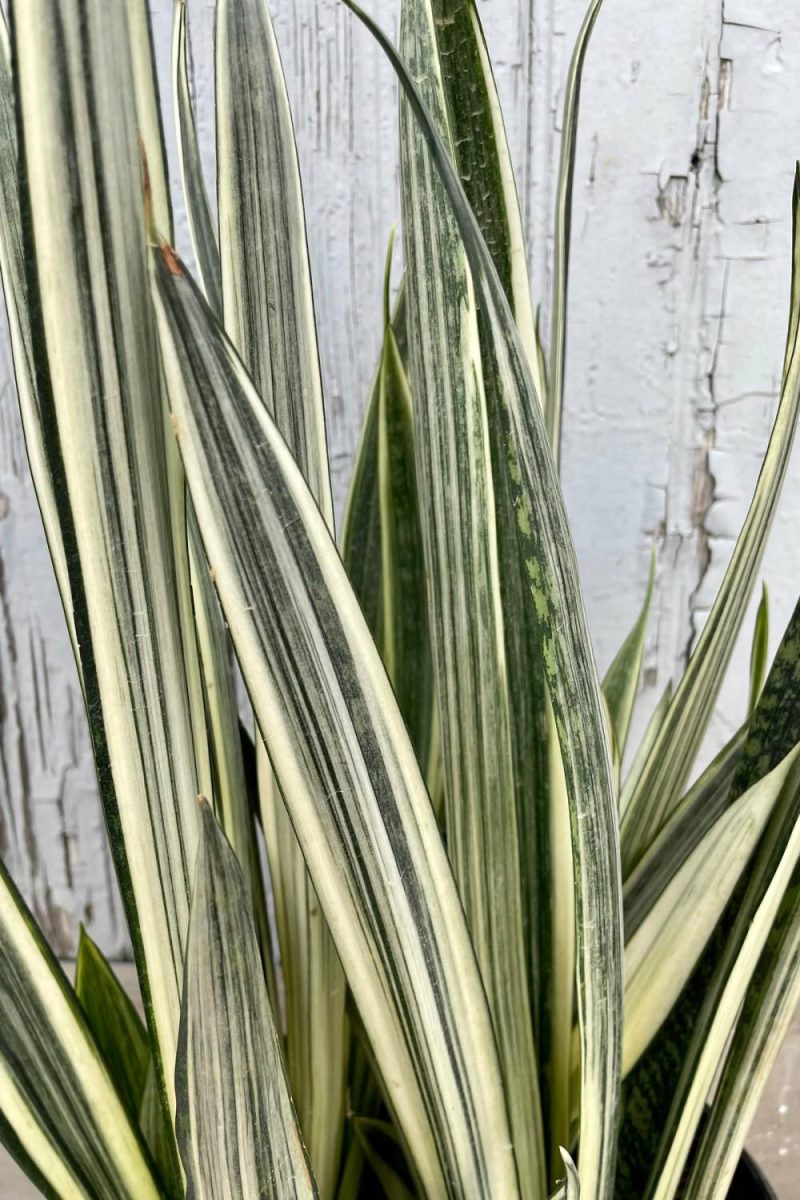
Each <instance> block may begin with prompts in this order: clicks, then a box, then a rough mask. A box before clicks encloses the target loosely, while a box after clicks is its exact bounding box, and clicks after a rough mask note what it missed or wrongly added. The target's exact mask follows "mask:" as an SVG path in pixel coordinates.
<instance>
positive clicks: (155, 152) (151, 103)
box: [87, 0, 172, 237]
mask: <svg viewBox="0 0 800 1200" xmlns="http://www.w3.org/2000/svg"><path fill="white" fill-rule="evenodd" d="M124 7H125V10H126V12H127V14H128V46H129V49H130V58H131V70H132V74H133V95H134V97H135V102H136V121H137V135H138V137H139V139H140V142H141V146H142V149H143V152H144V156H145V158H146V160H147V173H148V176H149V185H150V201H151V204H152V209H153V220H154V221H155V224H156V228H157V229H160V230H161V233H162V236H164V237H171V236H172V204H171V201H170V195H169V183H168V179H169V167H168V164H167V152H166V147H165V144H164V130H163V124H162V116H161V103H160V100H159V95H158V83H157V80H156V66H155V58H154V52H153V30H152V26H151V24H150V3H149V0H127V2H126V4H125V5H124ZM87 20H88V18H87Z"/></svg>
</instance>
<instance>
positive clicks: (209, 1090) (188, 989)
mask: <svg viewBox="0 0 800 1200" xmlns="http://www.w3.org/2000/svg"><path fill="white" fill-rule="evenodd" d="M202 812H203V836H202V838H201V840H200V847H199V849H198V852H197V862H196V864H195V869H194V883H193V886H192V907H191V916H190V918H189V937H188V941H187V946H186V966H185V971H184V980H183V999H182V1003H181V1026H180V1037H179V1042H178V1058H177V1062H176V1065H175V1091H176V1094H177V1097H178V1107H177V1116H176V1128H177V1134H178V1145H179V1147H180V1151H181V1157H182V1159H183V1165H184V1169H185V1171H186V1183H187V1188H186V1195H187V1200H238V1198H240V1197H241V1198H242V1200H243V1198H244V1197H245V1196H253V1197H255V1196H258V1197H263V1200H292V1198H293V1197H297V1198H301V1197H305V1198H306V1200H312V1198H313V1197H316V1195H317V1189H316V1186H315V1184H314V1179H313V1176H312V1174H311V1168H310V1166H309V1164H308V1158H307V1156H306V1151H305V1147H304V1145H303V1141H302V1137H301V1135H300V1129H299V1127H298V1124H297V1117H296V1115H295V1111H294V1106H293V1104H292V1098H291V1096H290V1095H289V1087H288V1084H287V1082H286V1072H285V1068H284V1064H283V1054H282V1051H281V1045H280V1041H279V1039H278V1034H277V1031H276V1029H275V1022H274V1020H273V1017H272V1010H271V1007H270V1001H269V997H268V995H267V988H266V984H265V982H264V974H263V971H262V967H261V958H260V956H259V951H258V939H257V937H256V931H255V926H254V924H253V918H252V916H251V910H250V897H249V894H248V887H247V885H246V883H245V880H244V876H243V874H242V871H241V867H240V865H239V862H238V860H237V858H236V855H235V854H234V852H233V850H232V849H231V847H230V845H229V843H228V842H227V841H226V839H225V835H224V834H223V832H222V830H221V829H220V827H219V825H218V824H217V821H216V819H215V817H214V814H213V813H212V811H211V809H210V808H209V806H208V804H206V803H203V804H202Z"/></svg>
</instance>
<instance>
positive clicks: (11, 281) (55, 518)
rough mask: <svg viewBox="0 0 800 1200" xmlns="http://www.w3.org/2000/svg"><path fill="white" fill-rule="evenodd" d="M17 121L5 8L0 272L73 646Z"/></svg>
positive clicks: (0, 51)
mask: <svg viewBox="0 0 800 1200" xmlns="http://www.w3.org/2000/svg"><path fill="white" fill-rule="evenodd" d="M18 165H19V160H18V148H17V123H16V116H15V103H14V79H13V75H12V71H11V48H10V46H9V40H8V27H7V25H6V19H5V13H4V12H3V11H2V10H0V274H2V278H3V293H4V296H5V303H6V314H7V317H8V331H9V335H10V341H11V353H12V356H13V361H14V376H15V379H16V385H17V399H18V401H19V408H20V415H21V417H22V428H23V432H24V435H25V448H26V450H27V453H28V462H29V464H30V470H31V478H32V479H33V486H34V488H35V490H36V499H37V500H38V502H39V511H40V512H41V514H42V522H43V524H44V531H45V536H46V538H47V545H48V548H49V550H50V557H51V558H52V560H53V569H54V571H55V576H56V582H57V584H58V590H59V593H60V595H61V601H62V604H63V606H64V613H65V615H66V618H67V625H68V628H69V633H70V638H71V640H72V644H73V648H74V647H75V624H74V620H73V615H72V599H71V595H70V584H69V573H68V571H67V559H66V553H65V550H64V534H63V530H62V528H61V516H60V514H59V508H58V501H57V499H56V493H55V485H54V482H53V464H52V455H53V450H52V447H51V446H48V442H47V438H46V436H45V432H44V426H43V418H42V406H41V396H40V391H39V383H38V381H37V378H36V367H35V364H34V358H33V330H32V327H31V314H30V310H29V307H28V304H29V292H28V280H27V277H26V272H25V251H24V246H23V238H22V222H21V219H20V208H19V170H18Z"/></svg>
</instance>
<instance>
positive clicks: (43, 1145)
mask: <svg viewBox="0 0 800 1200" xmlns="http://www.w3.org/2000/svg"><path fill="white" fill-rule="evenodd" d="M0 1011H2V1014H3V1019H2V1021H0V1096H2V1113H1V1114H0V1140H2V1141H3V1142H4V1143H5V1144H6V1146H7V1147H8V1148H9V1150H10V1151H11V1153H12V1154H13V1155H14V1156H15V1157H16V1158H17V1159H18V1161H19V1162H20V1165H21V1166H22V1167H23V1169H24V1170H25V1171H27V1173H28V1174H29V1175H30V1177H31V1178H32V1179H33V1180H34V1182H36V1183H37V1184H38V1185H39V1186H40V1188H41V1189H42V1191H44V1193H45V1194H46V1195H47V1196H49V1197H54V1198H55V1200H159V1197H160V1195H161V1193H160V1191H159V1188H158V1186H157V1185H156V1182H155V1179H154V1178H153V1174H152V1172H151V1169H150V1165H149V1160H148V1157H147V1152H146V1151H145V1150H144V1148H143V1145H142V1143H141V1140H140V1138H139V1135H138V1133H137V1132H136V1130H135V1128H134V1126H133V1125H132V1123H131V1121H130V1119H129V1116H128V1113H127V1112H126V1109H125V1105H124V1104H123V1101H122V1099H121V1098H120V1095H119V1093H118V1092H117V1089H116V1087H115V1086H114V1083H113V1082H112V1080H111V1077H110V1076H109V1074H108V1071H107V1070H106V1067H105V1064H104V1062H103V1059H102V1057H101V1055H100V1052H99V1050H98V1048H97V1046H96V1044H95V1042H94V1040H93V1039H92V1036H91V1034H90V1032H89V1029H88V1026H87V1024H86V1021H85V1019H84V1016H83V1013H82V1012H81V1008H80V1006H79V1004H78V1002H77V1000H76V997H75V993H74V992H73V991H72V989H71V987H70V986H69V984H68V982H67V980H66V978H65V976H64V973H63V971H62V969H61V967H60V966H59V964H58V962H57V961H56V959H55V958H54V956H53V954H52V952H51V951H50V950H49V949H48V947H47V945H46V944H45V941H44V939H43V937H42V935H41V933H40V932H39V929H38V927H37V925H36V923H35V921H34V919H33V917H32V916H31V914H30V912H29V911H28V909H27V908H26V907H25V903H24V901H23V900H22V897H21V896H20V895H19V893H18V891H17V889H16V888H15V887H14V884H13V883H12V881H11V878H10V877H9V875H8V872H7V871H6V869H5V867H4V866H3V864H2V862H0Z"/></svg>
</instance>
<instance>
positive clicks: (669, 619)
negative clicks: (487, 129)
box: [0, 0, 800, 953]
mask: <svg viewBox="0 0 800 1200" xmlns="http://www.w3.org/2000/svg"><path fill="white" fill-rule="evenodd" d="M153 7H154V14H155V18H156V21H155V37H156V50H157V57H158V61H159V67H160V70H161V72H162V77H163V79H164V80H165V81H166V79H167V71H168V63H169V53H170V16H171V0H154V4H153ZM272 7H273V12H274V14H275V21H276V26H277V32H278V37H279V39H280V43H281V46H282V49H283V55H284V63H285V68H286V73H287V77H288V83H289V89H290V93H291V97H292V100H293V104H294V113H295V123H296V127H297V134H298V140H299V146H300V156H301V165H302V169H303V178H304V183H305V193H306V203H307V209H308V218H309V241H310V246H311V256H312V265H313V272H314V282H315V288H316V301H317V311H318V317H319V326H320V338H321V353H322V361H323V369H324V374H325V382H326V390H327V400H328V420H329V435H330V442H331V459H332V468H333V475H334V484H335V490H336V496H337V503H338V505H339V509H340V510H341V503H342V499H343V496H344V493H345V488H346V483H347V478H348V475H349V466H350V461H351V457H352V453H353V450H354V447H355V444H356V440H357V435H358V426H359V420H360V415H361V411H362V408H363V404H364V399H365V396H366V393H367V390H368V385H369V382H370V379H371V376H372V372H373V369H374V363H375V358H376V352H377V346H378V338H379V328H380V286H381V269H382V261H383V255H384V249H385V245H386V241H387V238H388V235H389V230H390V228H391V225H392V224H393V222H394V221H396V220H397V218H398V215H399V200H398V179H397V151H396V107H395V106H396V95H395V87H394V82H393V79H392V75H391V71H390V70H389V68H388V67H387V65H386V63H385V62H384V61H383V60H382V58H381V56H380V54H379V53H378V51H377V50H376V48H375V47H374V46H373V45H372V43H371V41H370V39H369V37H368V36H367V34H366V33H365V32H364V31H363V30H362V29H361V28H360V27H358V26H357V25H356V24H355V22H354V21H353V19H352V18H351V17H350V16H349V15H348V13H347V12H346V11H345V9H344V7H343V6H342V4H341V3H340V0H273V4H272ZM583 7H584V0H481V2H480V8H481V13H482V16H483V18H484V21H485V25H486V29H487V37H488V40H489V45H490V50H491V52H492V55H493V59H494V61H495V63H496V66H497V74H498V80H499V87H500V91H501V95H502V98H503V101H504V105H505V113H506V121H507V125H508V132H509V138H510V142H511V146H512V152H513V155H514V161H515V164H516V169H517V176H518V181H519V186H520V192H521V197H522V204H523V211H524V215H525V224H526V229H527V233H528V237H529V243H530V244H529V251H530V261H531V268H532V278H533V284H534V297H535V300H536V301H537V303H542V304H543V313H544V316H545V320H546V317H547V292H548V287H549V272H550V260H551V250H552V247H551V242H550V238H549V234H548V229H549V219H550V210H551V207H552V201H553V190H554V171H553V164H554V162H555V161H556V157H557V153H558V143H559V135H560V115H559V114H560V107H561V99H562V87H563V79H564V73H565V69H566V63H567V59H568V54H569V48H570V46H571V43H572V39H573V37H574V35H575V32H576V29H577V27H578V24H579V21H580V19H581V17H582V13H583ZM370 9H371V11H372V12H373V14H374V15H375V16H376V17H377V18H378V20H380V21H381V22H382V23H383V24H384V26H385V27H386V28H388V29H389V30H391V31H394V32H396V28H397V19H398V12H399V4H398V0H372V3H371V5H370ZM211 11H212V4H211V2H210V0H189V15H190V22H191V23H192V30H193V44H194V66H195V78H196V88H197V103H198V111H199V127H200V135H201V139H202V140H203V142H204V145H205V146H206V147H207V148H208V156H207V166H208V171H209V178H213V150H212V140H213V94H212V85H211V80H212V65H213V64H212V53H211V37H210V18H211ZM167 132H168V136H169V141H170V145H171V146H174V139H173V138H172V134H171V124H170V119H169V118H168V120H167ZM799 154H800V13H799V12H798V11H797V9H796V6H795V5H794V4H793V3H791V0H676V2H675V3H673V4H671V5H663V4H651V5H644V6H643V5H642V4H641V3H637V2H636V0H606V6H605V8H604V10H603V12H602V14H601V17H600V20H599V22H598V26H597V31H596V34H595V37H594V40H593V43H592V46H591V48H590V52H589V57H588V62H587V73H586V80H585V85H584V95H583V108H582V120H581V134H580V146H579V153H578V160H577V172H576V189H575V215H574V266H573V273H572V279H571V295H570V321H571V324H570V344H569V355H568V376H567V397H566V417H565V420H566V428H565V443H564V484H565V489H566V495H567V501H568V505H569V509H570V513H571V516H572V519H573V523H574V530H575V537H576V541H577V546H578V553H579V558H580V562H581V569H582V574H583V580H584V585H585V591H586V601H587V606H588V610H589V617H590V623H591V627H592V630H593V632H594V637H595V645H596V650H597V656H598V660H599V662H600V665H601V667H605V665H607V663H608V662H609V661H610V658H611V656H612V655H613V653H614V651H615V649H616V648H617V646H618V644H619V642H620V641H621V639H622V638H623V637H624V635H625V633H626V632H627V630H628V628H629V626H630V624H631V623H632V621H633V619H634V617H635V614H636V611H637V609H638V606H639V604H640V603H641V599H642V595H643V592H644V585H645V579H646V573H647V562H648V556H649V548H650V545H651V543H652V542H653V541H654V540H655V541H656V543H657V545H658V547H659V572H658V585H657V592H656V602H655V610H654V614H653V619H652V621H651V631H650V636H649V640H648V648H647V658H646V670H645V684H644V687H643V693H642V697H641V702H640V717H639V724H640V725H641V721H642V720H643V718H644V717H645V716H646V714H647V712H648V710H649V708H650V707H651V706H652V704H653V703H654V701H655V698H656V696H657V694H660V692H661V690H662V689H663V687H664V685H665V684H666V682H667V679H668V678H670V677H676V676H677V675H678V674H679V672H680V670H681V669H682V666H683V663H684V662H685V656H686V652H687V649H688V648H689V647H690V645H691V644H692V642H693V641H694V639H695V637H696V635H697V632H698V630H699V629H700V628H701V626H702V623H703V620H704V619H705V616H706V614H707V611H708V607H709V605H710V603H711V601H712V599H713V596H714V594H715V592H716V589H717V587H718V586H719V583H720V580H721V577H722V573H723V571H724V568H725V565H726V563H727V561H728V558H729V555H730V551H731V548H732V544H733V539H734V538H735V535H736V533H737V531H738V528H739V526H740V524H741V521H742V519H743V517H744V513H745V511H746V507H747V502H748V498H749V495H750V492H751V489H752V486H753V483H754V480H755V477H756V474H757V471H758V466H759V462H760V457H761V455H762V453H763V449H764V446H765V444H766V438H767V436H768V432H769V426H770V421H771V417H772V414H773V412H774V408H775V397H776V389H777V384H778V379H779V373H780V367H781V357H782V349H783V339H784V331H785V317H786V306H787V299H788V286H789V245H790V202H791V186H792V173H793V169H794V161H795V158H796V157H797V156H798V155H799ZM178 240H179V245H180V248H181V249H182V250H184V251H186V250H187V243H186V229H185V222H184V221H183V220H182V219H181V218H180V215H179V220H178ZM0 397H1V398H0V696H2V704H0V748H1V750H2V771H0V849H2V852H3V853H4V855H5V856H6V858H7V861H8V862H9V863H10V865H11V868H12V871H13V872H14V875H15V877H16V878H17V879H18V880H19V882H20V884H21V886H22V887H23V890H24V891H25V894H26V896H28V897H29V898H31V899H33V902H34V905H35V908H36V910H37V913H38V915H39V916H40V917H41V918H42V920H43V922H44V924H45V926H46V928H47V929H48V930H49V932H50V933H51V935H52V936H53V938H54V940H55V942H56V943H57V945H58V947H59V949H60V950H61V951H62V952H67V951H68V950H69V949H70V947H71V946H72V945H73V939H74V931H75V928H76V923H77V921H78V920H79V919H82V920H84V921H85V922H86V923H87V924H88V925H89V927H90V929H91V930H92V932H93V933H94V934H95V936H96V937H98V938H99V940H100V941H101V943H102V944H103V945H104V946H105V947H106V949H108V950H109V951H111V952H112V953H119V952H120V951H121V950H123V949H124V946H125V937H124V931H123V924H122V920H121V916H120V909H119V903H118V900H117V897H116V892H115V890H114V887H113V885H112V883H111V873H110V868H109V862H108V855H107V852H106V850H105V844H104V835H103V831H102V820H101V817H100V814H99V807H98V804H97V800H96V797H95V792H94V787H93V782H92V769H91V764H90V758H89V748H88V740H87V737H86V732H85V725H84V722H83V718H82V712H81V699H80V692H79V689H78V686H77V681H76V677H75V672H74V668H73V666H72V663H71V661H70V652H69V647H68V643H67V638H66V634H65V633H64V630H63V620H62V616H61V612H60V607H59V602H58V598H57V595H56V591H55V586H54V584H53V581H52V575H51V572H50V569H49V565H48V561H47V556H46V550H45V547H44V541H43V538H42V536H41V532H40V529H39V524H38V514H37V512H36V507H35V499H34V495H33V490H32V487H31V484H30V480H29V478H28V475H27V467H26V465H25V462H24V454H23V450H22V443H21V438H20V432H19V422H18V418H17V415H16V411H15V405H14V400H13V391H12V387H11V384H10V369H9V355H8V351H7V348H5V343H4V351H3V356H2V358H0ZM796 476H797V469H796V461H795V463H794V464H793V466H792V468H790V473H789V479H788V482H787V487H786V490H785V493H784V498H783V501H782V504H781V509H780V513H779V516H778V519H777V521H776V526H775V529H774V532H773V537H772V541H771V545H770V548H769V550H768V553H767V556H766V558H765V562H764V568H763V572H762V574H763V577H764V578H765V579H766V580H768V582H769V584H770V586H771V593H772V599H773V606H772V612H773V622H772V630H773V632H772V638H771V641H772V645H773V647H774V646H775V644H776V643H777V639H778V637H779V635H780V631H781V629H782V627H783V625H784V624H785V621H786V619H787V617H788V615H789V612H790V611H791V608H792V606H793V603H794V599H795V597H796V594H797V591H798V583H799V582H800V570H799V569H798V568H800V550H798V543H797V538H796V537H793V536H792V534H793V532H794V530H795V529H796V528H797V519H798V516H800V484H799V483H798V480H797V478H796ZM747 658H748V647H747V645H746V644H744V642H743V644H742V645H741V646H740V648H739V650H738V651H737V655H736V659H735V662H734V665H733V668H732V671H731V673H730V676H729V679H728V681H727V683H726V687H725V692H724V699H723V702H722V704H721V705H720V709H719V712H718V715H717V717H716V718H715V721H714V725H713V729H712V732H711V736H710V741H709V744H712V743H716V742H718V741H719V739H720V738H721V737H722V736H724V735H725V734H726V733H728V732H730V731H731V730H732V729H733V728H734V726H735V725H736V724H737V723H738V721H739V720H740V718H741V716H742V713H743V709H744V704H745V696H746V680H747Z"/></svg>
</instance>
